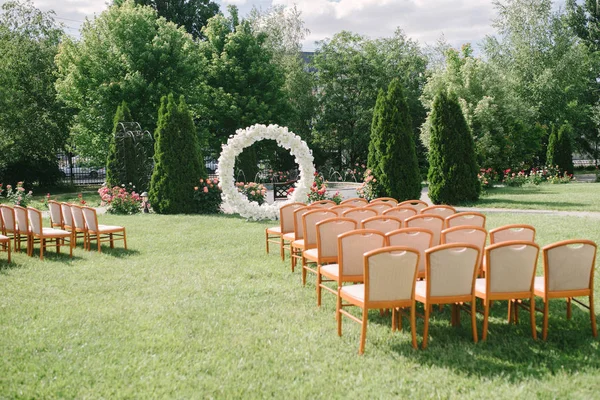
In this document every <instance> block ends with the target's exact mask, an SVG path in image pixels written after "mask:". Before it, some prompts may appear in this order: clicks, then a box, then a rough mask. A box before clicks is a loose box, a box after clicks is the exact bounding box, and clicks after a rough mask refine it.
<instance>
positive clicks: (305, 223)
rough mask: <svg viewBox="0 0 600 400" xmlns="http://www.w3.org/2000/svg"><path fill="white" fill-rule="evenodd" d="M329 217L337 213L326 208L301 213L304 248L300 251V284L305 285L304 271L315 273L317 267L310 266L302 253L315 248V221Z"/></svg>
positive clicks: (335, 215) (335, 216)
mask: <svg viewBox="0 0 600 400" xmlns="http://www.w3.org/2000/svg"><path fill="white" fill-rule="evenodd" d="M330 218H337V214H336V213H335V212H333V211H331V210H328V209H323V208H320V209H316V210H311V211H309V212H307V213H304V214H303V215H302V230H303V234H302V236H303V238H304V248H303V251H302V285H303V286H304V285H306V273H307V272H309V271H310V272H312V273H314V274H315V275H316V274H317V267H316V266H315V267H314V268H311V267H310V266H309V265H308V263H307V262H306V258H305V256H304V253H305V252H306V250H310V249H316V248H317V223H319V222H321V221H324V220H326V219H330Z"/></svg>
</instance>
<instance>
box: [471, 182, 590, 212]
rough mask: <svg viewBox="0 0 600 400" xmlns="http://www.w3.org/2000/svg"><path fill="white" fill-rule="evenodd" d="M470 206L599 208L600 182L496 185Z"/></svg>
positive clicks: (547, 208)
mask: <svg viewBox="0 0 600 400" xmlns="http://www.w3.org/2000/svg"><path fill="white" fill-rule="evenodd" d="M468 205H469V206H473V207H481V208H511V209H525V210H536V209H540V210H563V211H600V184H598V183H569V184H550V183H544V184H540V185H538V186H535V185H529V184H528V185H525V186H522V187H497V188H492V189H489V190H488V191H487V193H484V194H482V196H481V197H480V198H479V200H478V201H477V202H476V203H474V204H468Z"/></svg>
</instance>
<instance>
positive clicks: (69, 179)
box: [57, 153, 106, 186]
mask: <svg viewBox="0 0 600 400" xmlns="http://www.w3.org/2000/svg"><path fill="white" fill-rule="evenodd" d="M57 158H58V168H59V170H60V173H61V180H62V182H63V183H65V184H71V185H78V186H83V185H102V184H103V183H104V181H105V179H106V168H105V167H104V166H94V165H92V164H89V163H87V162H86V161H85V160H82V159H81V158H80V157H78V156H76V155H74V154H72V153H68V154H58V155H57Z"/></svg>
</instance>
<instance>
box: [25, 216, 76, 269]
mask: <svg viewBox="0 0 600 400" xmlns="http://www.w3.org/2000/svg"><path fill="white" fill-rule="evenodd" d="M27 216H28V219H29V225H30V227H31V233H32V236H33V240H32V242H31V250H30V254H29V255H33V247H34V244H35V241H36V240H37V241H38V242H39V244H40V260H43V259H44V250H46V247H48V246H55V247H56V252H57V253H60V247H61V246H63V245H64V243H65V241H67V240H68V242H69V257H71V258H72V257H73V242H72V241H71V238H72V234H71V232H68V231H65V230H62V229H55V228H44V227H43V225H42V212H41V211H39V210H36V209H35V208H33V207H27ZM52 243H54V244H52Z"/></svg>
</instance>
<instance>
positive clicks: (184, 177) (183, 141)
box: [149, 94, 206, 214]
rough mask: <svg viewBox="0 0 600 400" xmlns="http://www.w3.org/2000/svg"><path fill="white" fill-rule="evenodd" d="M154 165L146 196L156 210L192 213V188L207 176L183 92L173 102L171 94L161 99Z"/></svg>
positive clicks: (158, 211)
mask: <svg viewBox="0 0 600 400" xmlns="http://www.w3.org/2000/svg"><path fill="white" fill-rule="evenodd" d="M154 138H155V143H154V150H155V151H154V160H155V167H154V172H153V174H152V180H151V182H150V190H149V200H150V203H151V204H152V208H153V210H154V211H156V212H157V213H159V214H177V213H193V212H195V211H196V205H195V203H194V192H192V191H191V190H190V188H192V187H194V186H196V184H197V183H198V181H199V179H200V178H205V177H206V171H205V169H204V164H203V163H201V162H200V160H202V159H203V157H202V154H201V152H200V149H199V145H198V137H197V135H196V128H195V127H194V121H193V120H192V116H191V114H190V112H189V110H188V107H187V105H186V103H185V100H184V98H183V96H181V97H180V98H179V104H176V101H175V99H174V98H173V95H172V94H170V95H169V96H168V97H166V96H165V97H163V98H162V99H161V105H160V110H159V112H158V127H157V128H156V133H155V135H154Z"/></svg>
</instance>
